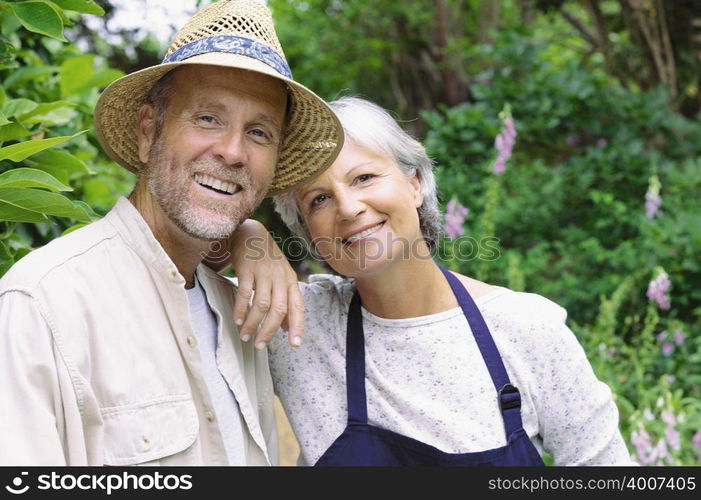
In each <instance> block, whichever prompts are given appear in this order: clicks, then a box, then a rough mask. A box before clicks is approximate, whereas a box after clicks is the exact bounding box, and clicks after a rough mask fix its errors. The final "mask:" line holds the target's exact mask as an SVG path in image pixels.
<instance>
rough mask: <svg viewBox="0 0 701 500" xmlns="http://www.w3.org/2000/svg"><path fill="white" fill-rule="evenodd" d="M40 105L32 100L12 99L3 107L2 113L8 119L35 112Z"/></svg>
mask: <svg viewBox="0 0 701 500" xmlns="http://www.w3.org/2000/svg"><path fill="white" fill-rule="evenodd" d="M37 106H39V104H37V103H36V102H34V101H32V100H30V99H23V98H19V99H10V100H9V101H7V102H5V104H3V106H2V112H3V113H5V116H7V117H8V118H12V117H17V116H22V115H26V114H27V113H30V112H31V111H33V110H34V109H35V108H36V107H37Z"/></svg>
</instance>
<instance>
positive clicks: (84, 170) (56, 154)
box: [31, 149, 92, 174]
mask: <svg viewBox="0 0 701 500" xmlns="http://www.w3.org/2000/svg"><path fill="white" fill-rule="evenodd" d="M31 161H32V162H36V163H37V165H38V167H56V168H62V169H65V170H67V171H68V173H69V174H72V173H74V172H79V173H81V174H90V173H92V172H91V171H90V169H89V168H88V166H87V165H86V164H85V162H83V161H82V160H80V159H78V158H76V157H75V156H73V155H72V154H71V153H69V152H68V151H65V150H63V149H49V150H46V151H42V152H41V153H38V154H36V155H34V156H32V160H31ZM49 173H50V172H49Z"/></svg>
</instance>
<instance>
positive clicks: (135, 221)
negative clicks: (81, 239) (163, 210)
mask: <svg viewBox="0 0 701 500" xmlns="http://www.w3.org/2000/svg"><path fill="white" fill-rule="evenodd" d="M105 219H106V220H107V221H109V222H110V223H111V224H112V225H113V226H114V227H115V229H116V230H117V232H118V233H119V234H120V236H121V237H122V238H123V239H124V241H125V242H126V243H127V244H128V245H129V246H130V247H131V248H132V249H133V250H134V251H135V252H136V253H137V254H138V255H139V257H141V258H142V259H143V260H144V261H145V262H147V263H148V264H149V265H151V266H154V267H156V268H157V269H159V270H161V271H164V272H166V273H168V274H170V277H171V278H175V277H177V276H180V273H179V271H178V268H177V267H176V266H175V264H174V263H173V261H172V260H171V258H170V257H169V256H168V254H167V253H166V251H165V250H164V249H163V247H162V246H161V244H160V243H159V242H158V240H157V239H156V237H155V236H154V235H153V232H152V231H151V228H150V227H149V225H148V224H147V223H146V221H145V220H144V218H143V217H142V215H141V213H140V212H139V211H138V210H137V209H136V207H135V206H134V205H132V203H131V202H130V201H129V200H128V199H127V198H125V197H124V196H120V198H119V200H117V203H116V204H115V205H114V207H113V208H112V210H110V212H109V213H108V214H107V215H106V216H105ZM180 278H181V279H182V281H183V284H184V283H185V279H184V278H182V276H180Z"/></svg>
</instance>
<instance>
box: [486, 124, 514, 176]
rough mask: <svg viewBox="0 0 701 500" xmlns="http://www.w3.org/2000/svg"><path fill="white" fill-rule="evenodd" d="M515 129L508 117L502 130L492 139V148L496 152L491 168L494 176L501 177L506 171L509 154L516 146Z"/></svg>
mask: <svg viewBox="0 0 701 500" xmlns="http://www.w3.org/2000/svg"><path fill="white" fill-rule="evenodd" d="M516 135H517V134H516V127H515V126H514V120H513V118H511V117H510V116H509V117H508V118H505V119H504V128H503V129H502V131H501V132H499V134H498V135H497V136H496V138H495V139H494V147H495V148H496V150H497V159H496V160H495V161H494V165H493V166H492V172H493V173H494V175H501V174H503V173H504V172H505V171H506V162H507V161H508V160H509V158H511V153H512V152H513V150H514V145H515V144H516Z"/></svg>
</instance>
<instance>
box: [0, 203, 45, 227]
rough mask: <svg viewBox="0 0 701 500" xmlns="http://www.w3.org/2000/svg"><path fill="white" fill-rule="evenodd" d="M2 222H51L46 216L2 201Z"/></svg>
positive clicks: (0, 208) (0, 207)
mask: <svg viewBox="0 0 701 500" xmlns="http://www.w3.org/2000/svg"><path fill="white" fill-rule="evenodd" d="M0 220H1V221H8V222H51V220H50V219H49V218H48V217H46V216H45V215H42V214H38V213H36V212H32V211H31V210H25V209H24V208H19V207H16V206H14V205H10V204H8V203H3V202H2V201H1V200H0Z"/></svg>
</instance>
